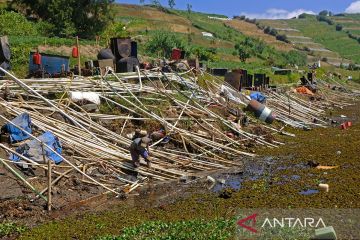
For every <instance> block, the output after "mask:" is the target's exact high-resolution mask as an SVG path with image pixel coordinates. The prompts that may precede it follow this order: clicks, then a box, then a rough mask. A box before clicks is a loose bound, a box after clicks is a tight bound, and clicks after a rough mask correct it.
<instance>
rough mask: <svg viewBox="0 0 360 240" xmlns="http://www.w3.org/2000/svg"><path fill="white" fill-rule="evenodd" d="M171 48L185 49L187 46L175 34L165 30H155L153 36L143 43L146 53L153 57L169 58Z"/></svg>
mask: <svg viewBox="0 0 360 240" xmlns="http://www.w3.org/2000/svg"><path fill="white" fill-rule="evenodd" d="M173 48H179V49H181V50H184V51H186V50H187V48H188V47H187V44H186V43H185V41H183V39H181V38H179V37H178V36H177V35H176V34H174V33H171V32H165V31H157V32H155V34H154V36H153V38H152V39H151V40H150V41H148V42H147V43H146V45H145V51H146V53H147V54H148V55H150V56H154V57H166V58H169V57H170V55H171V52H172V49H173Z"/></svg>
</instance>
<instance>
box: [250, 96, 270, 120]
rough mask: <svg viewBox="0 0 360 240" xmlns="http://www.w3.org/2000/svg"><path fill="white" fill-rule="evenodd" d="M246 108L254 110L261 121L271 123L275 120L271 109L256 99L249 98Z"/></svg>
mask: <svg viewBox="0 0 360 240" xmlns="http://www.w3.org/2000/svg"><path fill="white" fill-rule="evenodd" d="M247 108H248V109H249V110H250V111H252V112H254V113H255V116H256V117H257V118H259V119H260V120H261V121H264V122H266V123H270V124H271V123H272V122H273V121H274V120H275V115H274V114H273V112H272V110H270V109H269V108H268V107H266V106H265V105H263V104H261V103H259V102H258V101H256V100H251V101H250V103H249V105H248V106H247Z"/></svg>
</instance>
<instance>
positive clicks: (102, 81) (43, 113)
mask: <svg viewBox="0 0 360 240" xmlns="http://www.w3.org/2000/svg"><path fill="white" fill-rule="evenodd" d="M2 70H3V69H2ZM136 70H137V72H134V73H121V74H118V73H115V72H114V71H113V70H112V69H111V68H109V67H107V68H106V71H105V73H104V74H103V75H99V76H95V77H75V78H72V79H70V78H60V79H56V80H55V79H23V80H20V79H18V78H16V77H15V76H13V75H11V74H10V73H8V72H7V71H6V70H3V71H5V72H6V73H7V75H8V76H9V77H10V78H11V80H0V86H2V90H3V89H7V91H9V92H10V95H9V96H8V97H7V99H6V100H5V99H0V108H1V110H2V112H3V114H2V115H1V116H0V119H1V123H2V125H5V126H6V127H5V128H6V129H7V131H4V134H8V135H6V136H9V141H8V142H9V143H4V142H3V143H1V144H0V147H1V148H2V149H4V150H5V151H6V153H7V154H8V156H9V158H8V159H5V158H1V161H2V162H3V163H4V164H6V165H7V166H8V167H9V168H11V169H12V170H11V171H13V172H16V173H17V174H18V175H19V173H18V172H17V171H16V170H15V169H14V168H13V167H12V166H11V165H10V163H14V164H15V165H17V166H18V167H21V168H24V166H28V167H29V168H40V169H44V170H47V171H49V169H50V172H52V177H50V178H49V180H48V183H47V185H44V182H42V183H43V184H42V186H41V187H43V188H44V190H43V191H39V190H37V189H36V188H35V187H34V186H33V185H32V184H31V183H29V182H28V181H27V180H26V179H24V177H22V176H21V175H19V178H21V179H22V181H24V182H27V184H26V185H27V186H29V188H31V189H32V190H33V191H34V192H35V193H36V195H38V196H42V194H44V193H45V192H46V191H48V189H51V187H52V186H54V185H56V184H58V183H59V182H61V181H70V180H71V179H72V180H74V179H76V181H78V182H81V183H84V184H89V185H94V186H97V187H99V188H102V189H104V190H103V192H104V191H105V192H113V193H115V194H118V195H119V194H123V193H130V192H131V191H133V190H135V189H136V188H137V187H140V186H142V185H143V184H145V181H149V180H151V181H169V180H173V179H179V178H180V177H188V176H198V174H199V173H201V172H202V171H209V170H216V169H224V168H228V167H233V166H241V165H242V162H241V157H242V156H248V157H252V156H254V154H253V153H252V149H251V146H254V145H260V146H266V147H277V146H279V145H281V144H283V143H281V142H277V141H276V140H275V139H274V138H273V137H271V135H272V134H274V133H285V134H286V132H284V130H283V129H284V124H285V125H289V126H293V127H300V128H310V127H312V126H322V127H326V126H327V125H329V123H328V122H327V121H326V120H324V117H325V113H326V110H328V109H329V108H332V107H343V106H346V105H349V104H351V101H352V100H353V99H354V96H353V95H352V94H351V93H350V92H335V93H334V91H333V90H331V89H328V88H327V87H325V86H322V87H321V86H319V88H320V89H321V91H322V94H323V95H322V97H321V99H309V98H308V97H307V96H306V97H304V96H302V95H301V94H298V93H294V92H293V91H291V90H282V91H278V90H271V89H268V90H264V91H263V92H262V95H261V96H262V97H263V98H264V99H263V100H264V101H263V104H265V105H263V104H261V103H259V102H257V101H256V100H254V99H251V97H250V96H247V95H246V94H245V93H243V92H240V91H238V90H236V89H234V88H233V87H232V86H230V85H229V84H227V83H226V82H224V81H223V80H222V79H219V78H217V77H215V76H213V75H211V74H209V73H206V72H202V71H200V70H197V72H194V71H193V69H189V70H188V71H185V72H181V73H179V72H175V71H172V70H170V71H169V72H163V71H162V69H160V68H156V69H152V70H141V71H140V70H139V68H136ZM319 85H320V84H319ZM253 96H254V95H253ZM89 105H91V106H89ZM248 105H250V106H253V109H254V106H255V111H254V112H255V115H252V114H251V113H246V112H245V110H244V109H245V108H246V107H247V106H248ZM256 106H257V107H256ZM259 106H260V107H259ZM258 108H261V109H258ZM256 109H258V110H259V113H257V112H256V111H257V110H256ZM24 117H25V118H26V119H27V120H28V121H25V123H26V124H23V121H20V122H19V121H17V120H16V118H24ZM14 118H15V120H13V119H14ZM257 118H259V119H262V120H263V122H260V121H258V119H257ZM275 119H276V120H277V121H276V120H275ZM274 121H276V124H273V126H270V125H269V124H270V123H272V122H274ZM249 122H250V125H249ZM279 126H280V127H279ZM256 127H257V128H256ZM9 129H13V130H14V129H15V130H16V131H17V132H18V135H19V134H20V135H21V136H22V138H15V137H14V136H13V135H12V133H11V131H9ZM138 129H146V130H147V132H146V133H145V135H147V136H149V137H150V138H152V140H153V141H152V143H151V144H150V153H151V167H148V166H146V165H145V163H144V162H143V161H141V162H140V167H139V168H134V165H133V162H132V158H131V154H130V151H129V146H130V144H131V142H132V140H133V136H134V134H135V132H136V131H137V132H139V131H138ZM288 135H291V136H292V134H288ZM2 139H3V137H2ZM9 159H11V160H9ZM49 166H50V167H49ZM50 175H51V174H50ZM136 175H137V177H138V178H133V177H132V176H136ZM46 176H47V177H48V175H45V174H44V175H43V176H42V177H46ZM38 177H40V176H38ZM139 177H140V178H139ZM139 179H141V180H139ZM50 195H51V194H50ZM42 197H43V198H44V199H48V198H49V195H48V197H47V198H46V197H45V196H42Z"/></svg>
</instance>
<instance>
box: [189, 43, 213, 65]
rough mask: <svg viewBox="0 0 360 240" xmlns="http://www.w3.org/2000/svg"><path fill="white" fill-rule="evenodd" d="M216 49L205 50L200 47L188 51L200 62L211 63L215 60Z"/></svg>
mask: <svg viewBox="0 0 360 240" xmlns="http://www.w3.org/2000/svg"><path fill="white" fill-rule="evenodd" d="M216 53H217V50H216V48H205V47H201V46H195V47H192V48H191V49H190V54H192V55H195V56H196V57H197V58H199V60H200V61H210V62H213V61H215V60H217V58H216Z"/></svg>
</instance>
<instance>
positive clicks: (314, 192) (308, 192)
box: [299, 189, 319, 195]
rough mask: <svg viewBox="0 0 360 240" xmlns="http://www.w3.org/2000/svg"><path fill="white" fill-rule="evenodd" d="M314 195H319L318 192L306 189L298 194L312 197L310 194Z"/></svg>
mask: <svg viewBox="0 0 360 240" xmlns="http://www.w3.org/2000/svg"><path fill="white" fill-rule="evenodd" d="M316 193H319V190H316V189H307V190H304V191H301V192H299V194H301V195H312V194H316Z"/></svg>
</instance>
